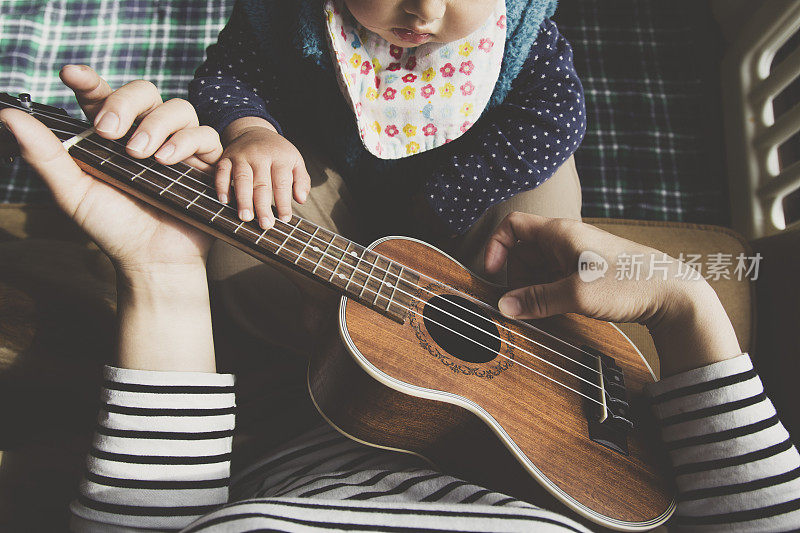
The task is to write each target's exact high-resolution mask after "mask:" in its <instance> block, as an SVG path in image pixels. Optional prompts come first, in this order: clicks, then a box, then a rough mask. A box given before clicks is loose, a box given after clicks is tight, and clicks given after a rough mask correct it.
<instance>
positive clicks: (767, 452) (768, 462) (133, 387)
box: [72, 354, 800, 532]
mask: <svg viewBox="0 0 800 533" xmlns="http://www.w3.org/2000/svg"><path fill="white" fill-rule="evenodd" d="M105 372H106V379H107V381H106V386H105V391H104V393H103V401H104V406H103V410H102V411H101V415H100V425H99V428H98V432H97V435H96V437H95V440H94V444H93V448H92V450H91V451H90V453H89V459H88V463H87V464H88V474H87V477H86V479H85V480H84V482H83V483H82V485H81V489H80V496H79V498H78V500H77V501H76V502H74V503H73V505H72V512H73V522H72V527H73V530H75V531H80V532H94V531H141V530H143V529H159V530H161V529H163V530H175V529H180V528H185V529H184V531H192V532H194V531H255V530H263V531H266V530H273V531H274V530H280V531H298V530H302V531H315V530H320V531H321V530H327V529H344V530H349V531H426V530H431V531H432V530H436V531H534V530H535V531H552V532H584V531H587V529H586V528H585V527H583V526H581V525H580V524H578V523H577V522H575V521H573V520H570V519H569V518H566V517H564V516H561V515H558V514H556V513H553V512H550V511H547V510H543V509H539V508H537V507H535V506H533V505H531V504H529V503H526V502H522V501H520V500H517V499H514V498H511V497H508V496H506V495H503V494H500V493H497V492H495V491H492V490H490V489H487V488H483V487H480V486H477V485H474V484H472V483H469V482H468V481H464V480H460V479H456V478H453V477H451V476H447V475H444V474H441V473H439V472H436V471H434V470H431V469H430V468H429V466H428V465H427V464H426V463H425V462H424V461H423V460H421V459H419V458H416V457H413V456H410V455H406V454H397V453H392V452H387V451H383V450H378V449H374V448H370V447H366V446H362V445H360V444H357V443H354V442H352V441H350V440H349V439H346V438H344V437H342V436H341V435H339V434H338V433H336V432H334V431H333V430H332V429H330V428H328V427H321V428H319V429H317V430H315V431H312V432H310V433H308V434H306V435H304V436H302V437H301V438H299V439H297V440H295V441H293V442H291V443H289V444H287V445H285V446H284V447H283V448H282V449H281V450H280V451H279V452H277V453H272V454H270V455H269V456H268V457H266V458H264V459H262V460H260V461H257V462H256V463H255V464H254V465H252V466H250V467H248V468H246V469H244V470H242V471H241V472H239V473H237V474H236V475H235V476H234V477H233V478H232V479H230V480H229V477H228V476H229V466H228V465H229V457H230V452H231V435H232V431H233V416H234V415H233V414H232V409H233V407H234V397H233V394H232V385H233V377H232V376H230V375H217V374H193V373H170V372H145V371H132V370H121V369H115V368H106V370H105ZM649 393H650V394H651V396H652V398H653V403H654V412H655V414H656V416H657V418H658V419H659V421H660V423H661V426H662V431H663V436H664V440H665V443H666V445H667V448H668V449H669V450H670V451H669V453H670V457H671V459H672V461H673V464H674V467H675V474H676V481H677V486H678V491H679V503H678V511H677V515H676V517H675V518H674V519H673V521H672V524H673V525H674V526H677V527H678V528H679V529H681V530H690V531H691V530H702V531H791V530H795V529H797V528H798V527H800V511H798V508H800V482H798V479H797V477H798V468H799V467H800V457H799V456H798V454H797V451H796V449H795V448H794V446H792V444H791V442H790V441H789V438H788V435H787V433H786V431H785V430H784V429H783V426H782V425H781V424H780V422H779V421H778V420H777V418H776V417H775V411H774V409H773V407H772V404H771V403H770V401H769V400H768V399H767V398H766V396H765V395H764V391H763V388H762V386H761V382H760V380H759V378H758V376H756V375H755V373H754V372H753V367H752V364H751V362H750V359H749V357H748V356H747V355H746V354H743V355H741V356H739V357H736V358H734V359H730V360H728V361H724V362H721V363H716V364H714V365H710V366H708V367H705V368H701V369H697V370H693V371H690V372H686V373H684V374H680V375H677V376H673V377H671V378H669V379H666V380H664V381H662V382H659V383H656V384H655V385H653V386H652V387H651V388H650V391H649ZM229 484H230V496H229V495H228V486H229ZM201 515H202V516H201ZM137 528H138V529H137Z"/></svg>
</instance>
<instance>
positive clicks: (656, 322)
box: [648, 280, 741, 378]
mask: <svg viewBox="0 0 800 533" xmlns="http://www.w3.org/2000/svg"><path fill="white" fill-rule="evenodd" d="M648 327H649V328H650V333H651V335H652V337H653V342H654V344H655V347H656V351H657V352H658V356H659V360H660V361H661V377H662V378H666V377H669V376H672V375H675V374H678V373H681V372H685V371H687V370H692V369H695V368H700V367H702V366H706V365H710V364H712V363H716V362H719V361H724V360H726V359H730V358H733V357H735V356H737V355H739V354H740V353H741V347H740V346H739V341H738V339H737V338H736V333H735V331H734V329H733V325H732V324H731V321H730V319H729V318H728V315H727V313H726V312H725V309H724V308H723V306H722V303H721V302H720V300H719V297H718V296H717V294H716V292H714V290H713V289H712V288H711V286H710V285H709V284H708V283H706V282H705V281H703V280H696V281H687V282H681V283H680V284H679V285H677V286H675V287H674V288H673V289H672V291H671V292H670V294H669V297H668V298H666V299H665V302H664V304H663V306H662V307H661V309H660V310H659V312H658V313H657V314H656V316H655V317H653V319H652V320H651V321H649V323H648Z"/></svg>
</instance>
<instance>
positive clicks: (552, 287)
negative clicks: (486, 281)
mask: <svg viewBox="0 0 800 533" xmlns="http://www.w3.org/2000/svg"><path fill="white" fill-rule="evenodd" d="M497 306H498V308H499V309H500V312H501V313H503V314H504V315H505V316H507V317H509V318H517V319H530V318H545V317H548V316H553V315H560V314H563V313H570V312H574V311H577V308H578V305H577V302H576V301H575V279H573V277H572V276H569V277H566V278H563V279H560V280H558V281H554V282H552V283H542V284H540V285H530V286H528V287H523V288H521V289H515V290H513V291H509V292H507V293H506V294H504V295H503V297H502V298H500V301H499V302H498V304H497Z"/></svg>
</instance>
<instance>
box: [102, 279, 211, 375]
mask: <svg viewBox="0 0 800 533" xmlns="http://www.w3.org/2000/svg"><path fill="white" fill-rule="evenodd" d="M117 276H118V281H117V310H118V320H119V338H118V353H117V361H116V363H115V364H116V366H118V367H120V368H131V369H138V370H161V371H183V372H216V364H215V359H214V342H213V335H212V326H211V310H210V305H209V296H208V283H207V280H206V273H205V268H203V267H202V266H201V265H198V266H181V267H171V268H168V269H154V270H149V271H136V272H118V274H117Z"/></svg>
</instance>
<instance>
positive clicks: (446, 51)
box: [325, 0, 506, 159]
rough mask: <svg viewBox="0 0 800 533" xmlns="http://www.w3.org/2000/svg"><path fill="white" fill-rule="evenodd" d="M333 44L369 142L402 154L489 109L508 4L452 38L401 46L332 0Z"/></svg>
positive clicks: (459, 130) (451, 135)
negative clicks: (458, 37) (466, 32)
mask: <svg viewBox="0 0 800 533" xmlns="http://www.w3.org/2000/svg"><path fill="white" fill-rule="evenodd" d="M325 16H326V19H327V28H328V41H329V42H328V44H329V46H330V50H331V54H332V56H333V58H334V63H335V64H336V65H337V72H338V80H339V85H340V87H341V89H342V93H343V94H344V95H345V98H346V99H347V100H348V101H349V103H350V105H351V107H352V108H353V112H354V113H355V116H356V122H357V125H358V130H359V135H360V136H361V141H362V142H363V143H364V147H365V148H366V149H367V150H368V151H369V152H370V153H372V154H373V155H375V156H377V157H379V158H381V159H400V158H402V157H408V156H411V155H414V154H416V153H419V152H424V151H426V150H431V149H433V148H437V147H439V146H441V145H443V144H445V143H448V142H450V141H452V140H454V139H457V138H458V137H460V136H461V135H463V134H464V133H465V132H466V131H467V130H469V128H470V127H471V126H472V124H473V123H474V122H475V121H476V120H477V119H478V117H480V115H481V113H483V110H484V109H485V108H486V106H487V104H488V103H489V100H490V98H491V95H492V93H493V92H494V87H495V84H496V83H497V79H498V77H499V76H500V67H501V65H502V62H503V54H504V51H505V43H506V3H505V0H498V2H497V6H496V8H495V10H494V12H493V13H492V14H491V15H490V16H489V18H488V19H487V21H486V22H485V23H484V24H483V25H482V26H481V27H480V28H478V30H476V31H475V32H474V33H472V34H471V35H469V36H468V37H466V38H464V39H461V40H459V41H454V42H451V43H446V44H442V43H426V44H423V45H420V46H418V47H416V48H401V47H399V46H395V45H392V44H390V43H389V42H388V41H386V40H385V39H383V38H382V37H380V36H379V35H377V34H375V33H373V32H371V31H369V30H367V29H366V28H364V27H363V26H361V25H360V24H359V23H358V22H357V21H356V20H355V19H354V18H353V16H352V15H351V14H350V12H349V11H348V10H347V7H346V6H345V5H344V2H343V0H327V1H326V3H325Z"/></svg>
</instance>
